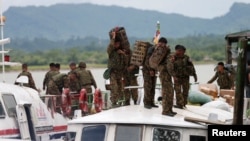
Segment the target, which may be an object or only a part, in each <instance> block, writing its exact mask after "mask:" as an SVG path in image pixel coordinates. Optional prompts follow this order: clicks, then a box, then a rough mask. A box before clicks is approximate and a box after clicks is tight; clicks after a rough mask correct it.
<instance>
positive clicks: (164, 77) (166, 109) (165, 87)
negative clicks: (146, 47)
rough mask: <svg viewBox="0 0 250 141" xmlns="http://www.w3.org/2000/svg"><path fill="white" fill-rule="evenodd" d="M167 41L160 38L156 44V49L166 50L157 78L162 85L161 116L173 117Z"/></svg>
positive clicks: (172, 90) (174, 113)
mask: <svg viewBox="0 0 250 141" xmlns="http://www.w3.org/2000/svg"><path fill="white" fill-rule="evenodd" d="M167 43H168V42H167V39H166V38H164V37H162V38H160V39H159V42H158V44H157V47H158V48H161V49H164V50H166V55H165V56H164V58H163V59H162V61H161V62H160V63H159V65H158V70H159V73H160V75H159V77H160V81H161V85H162V90H161V93H162V115H167V116H175V115H176V114H177V113H176V112H174V111H173V110H172V108H173V99H174V89H173V83H172V77H171V75H170V74H169V72H168V57H169V54H170V53H171V49H170V48H169V46H167Z"/></svg>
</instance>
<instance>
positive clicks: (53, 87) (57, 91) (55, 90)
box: [48, 73, 69, 112]
mask: <svg viewBox="0 0 250 141" xmlns="http://www.w3.org/2000/svg"><path fill="white" fill-rule="evenodd" d="M63 88H69V77H68V75H67V74H65V73H59V74H56V75H54V76H53V77H52V79H51V80H50V81H49V85H48V94H50V95H58V97H56V101H55V105H56V111H57V112H61V110H60V105H61V102H62V98H61V95H62V91H63Z"/></svg>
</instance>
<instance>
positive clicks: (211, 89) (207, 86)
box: [199, 84, 218, 98]
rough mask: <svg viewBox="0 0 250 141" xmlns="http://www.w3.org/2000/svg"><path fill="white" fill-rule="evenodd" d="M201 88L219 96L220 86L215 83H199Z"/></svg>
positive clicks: (202, 90) (208, 93)
mask: <svg viewBox="0 0 250 141" xmlns="http://www.w3.org/2000/svg"><path fill="white" fill-rule="evenodd" d="M199 90H200V91H201V92H203V93H205V94H207V95H209V96H212V97H213V98H216V97H218V87H217V85H215V84H199Z"/></svg>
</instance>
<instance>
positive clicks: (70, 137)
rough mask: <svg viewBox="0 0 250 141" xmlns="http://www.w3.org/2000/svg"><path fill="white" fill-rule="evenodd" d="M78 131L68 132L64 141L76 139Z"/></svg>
mask: <svg viewBox="0 0 250 141" xmlns="http://www.w3.org/2000/svg"><path fill="white" fill-rule="evenodd" d="M75 137H76V132H67V133H66V135H65V137H64V138H63V141H75Z"/></svg>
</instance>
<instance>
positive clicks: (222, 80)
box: [207, 70, 233, 89]
mask: <svg viewBox="0 0 250 141" xmlns="http://www.w3.org/2000/svg"><path fill="white" fill-rule="evenodd" d="M216 79H217V84H218V85H219V86H220V89H231V87H232V82H233V81H232V80H231V76H230V73H229V72H228V71H226V70H224V72H218V71H217V72H216V73H215V74H214V76H213V77H212V78H211V79H210V80H209V81H208V82H207V83H213V82H214V81H215V80H216Z"/></svg>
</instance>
